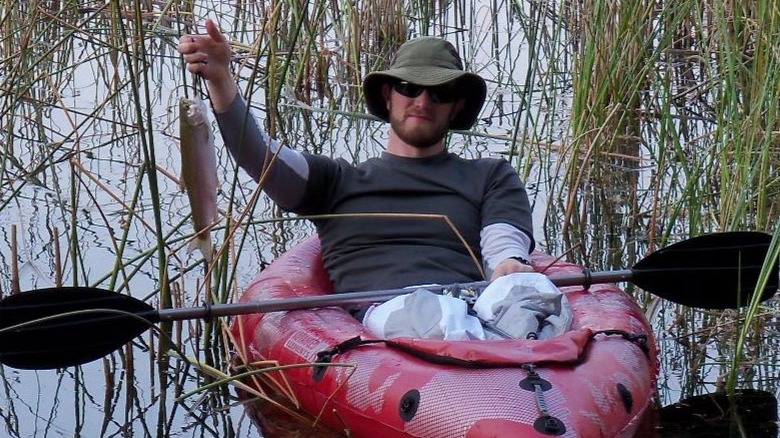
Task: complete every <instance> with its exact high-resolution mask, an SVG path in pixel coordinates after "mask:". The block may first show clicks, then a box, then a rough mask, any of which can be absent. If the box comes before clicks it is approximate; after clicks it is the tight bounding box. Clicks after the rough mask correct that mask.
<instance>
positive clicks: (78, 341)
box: [0, 287, 158, 369]
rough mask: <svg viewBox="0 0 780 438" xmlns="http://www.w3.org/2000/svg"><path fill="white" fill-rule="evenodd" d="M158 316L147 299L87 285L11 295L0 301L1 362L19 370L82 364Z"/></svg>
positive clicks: (110, 349) (104, 352) (124, 340)
mask: <svg viewBox="0 0 780 438" xmlns="http://www.w3.org/2000/svg"><path fill="white" fill-rule="evenodd" d="M70 312H78V313H70ZM68 313H70V314H68ZM157 315H158V313H157V312H156V311H155V309H154V308H152V307H151V306H149V305H148V304H146V303H144V302H143V301H140V300H137V299H135V298H133V297H130V296H128V295H122V294H117V293H114V292H108V291H105V290H102V289H95V288H88V287H71V288H67V287H65V288H50V289H39V290H34V291H30V292H23V293H19V294H16V295H11V296H9V297H7V298H4V299H3V300H2V301H0V363H3V364H5V365H8V366H10V367H13V368H19V369H54V368H64V367H69V366H74V365H81V364H84V363H87V362H90V361H93V360H95V359H98V358H100V357H103V356H105V355H107V354H109V353H111V352H112V351H114V350H116V349H117V348H119V347H121V346H122V345H124V344H126V343H128V342H130V341H131V340H132V339H133V338H135V337H136V336H138V335H139V334H141V333H143V332H144V331H146V330H147V329H148V328H149V326H150V325H151V324H154V323H155V322H157ZM41 318H46V319H45V320H43V321H39V322H34V321H37V320H39V319H41ZM28 323H29V324H28ZM20 324H21V325H20ZM18 325H20V326H18ZM15 326H18V327H15Z"/></svg>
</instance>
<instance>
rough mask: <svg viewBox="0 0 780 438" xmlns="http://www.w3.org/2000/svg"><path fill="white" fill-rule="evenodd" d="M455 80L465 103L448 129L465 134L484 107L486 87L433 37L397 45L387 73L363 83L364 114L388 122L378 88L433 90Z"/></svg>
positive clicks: (449, 48) (448, 46)
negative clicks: (396, 84)
mask: <svg viewBox="0 0 780 438" xmlns="http://www.w3.org/2000/svg"><path fill="white" fill-rule="evenodd" d="M454 80H458V88H459V89H461V90H463V96H462V97H464V98H465V99H466V102H465V105H464V107H463V109H462V110H461V111H460V113H459V114H458V115H457V117H455V119H453V120H452V124H451V125H450V128H451V129H461V130H467V129H471V127H472V126H474V122H476V121H477V116H479V112H480V111H481V110H482V105H483V104H484V103H485V96H486V94H487V87H486V86H485V80H484V79H482V78H481V77H480V76H479V75H476V74H474V73H470V72H467V71H464V70H463V63H462V62H461V60H460V56H459V55H458V51H457V50H455V47H454V46H453V45H452V44H451V43H450V42H448V41H446V40H443V39H441V38H435V37H421V38H415V39H412V40H409V41H407V42H405V43H403V44H402V45H401V47H400V48H399V49H398V53H397V54H396V56H395V59H394V60H393V63H392V64H391V65H390V69H388V70H382V71H376V72H372V73H369V74H368V75H366V77H365V79H363V93H364V94H365V96H366V107H367V108H368V112H370V113H371V114H373V115H375V116H377V117H379V118H380V119H382V120H384V121H385V122H387V121H388V119H389V114H388V111H387V106H386V104H385V100H384V98H383V97H382V84H384V83H387V82H392V81H406V82H411V83H413V84H417V85H422V86H425V87H434V86H437V85H442V84H445V83H447V82H450V81H454Z"/></svg>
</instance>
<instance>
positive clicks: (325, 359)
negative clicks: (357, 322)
mask: <svg viewBox="0 0 780 438" xmlns="http://www.w3.org/2000/svg"><path fill="white" fill-rule="evenodd" d="M386 342H387V341H385V340H384V339H363V338H361V337H360V336H355V337H354V338H350V339H347V340H346V341H344V342H341V343H340V344H336V345H335V346H334V347H333V348H331V349H329V350H323V351H320V352H319V353H317V363H318V364H321V365H316V366H314V372H313V374H312V377H313V378H314V381H315V382H318V381H320V380H321V379H322V377H323V376H324V375H325V371H326V370H327V369H328V365H327V364H329V363H331V362H332V361H333V356H336V355H337V354H342V353H344V352H346V351H348V350H351V349H353V348H357V347H359V346H361V345H369V344H380V343H382V344H384V343H386Z"/></svg>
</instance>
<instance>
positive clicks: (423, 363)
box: [231, 238, 658, 438]
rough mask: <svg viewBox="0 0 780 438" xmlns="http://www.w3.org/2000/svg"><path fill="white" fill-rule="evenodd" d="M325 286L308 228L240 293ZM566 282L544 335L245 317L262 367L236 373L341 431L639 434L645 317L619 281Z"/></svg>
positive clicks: (255, 362) (361, 434)
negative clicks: (377, 338)
mask: <svg viewBox="0 0 780 438" xmlns="http://www.w3.org/2000/svg"><path fill="white" fill-rule="evenodd" d="M533 264H534V266H535V267H536V268H537V269H542V268H547V269H546V270H545V273H546V274H548V275H551V276H554V275H556V274H567V273H568V274H571V273H579V272H581V268H580V267H578V266H577V265H573V264H569V263H565V262H561V261H555V260H554V259H553V258H552V257H550V256H546V255H543V254H534V257H533ZM551 264H552V265H551ZM550 265H551V266H550ZM548 266H549V267H548ZM329 290H330V280H329V279H328V276H327V273H326V272H325V270H324V268H323V267H322V262H321V259H320V254H319V242H318V240H317V239H316V238H310V239H308V240H306V241H304V242H303V243H301V244H299V245H298V246H296V247H295V248H293V249H292V250H290V251H289V252H287V253H286V254H284V255H283V256H282V257H280V258H279V259H277V260H276V261H275V262H273V263H272V264H271V265H270V266H269V267H268V268H267V269H266V270H264V271H263V272H262V273H261V274H260V276H259V277H258V278H257V280H256V281H255V282H253V283H252V284H251V285H250V286H249V287H248V288H247V289H246V290H245V292H244V294H243V296H242V298H241V301H261V300H274V299H280V298H291V297H301V296H313V295H321V294H325V293H328V291H329ZM561 290H562V291H564V292H565V293H566V297H567V299H568V301H569V303H570V306H571V308H572V311H573V314H574V320H573V323H572V327H571V330H570V331H569V332H566V333H564V334H562V335H559V336H557V337H555V338H552V339H547V340H514V339H511V340H505V339H502V340H489V341H439V340H421V339H393V340H386V341H388V342H371V341H372V340H374V338H373V337H372V336H371V334H370V333H369V332H368V331H367V330H366V329H365V328H364V327H363V325H362V324H360V322H359V321H357V320H355V319H354V318H353V317H352V316H350V315H349V314H348V313H347V312H346V311H344V310H342V309H341V308H324V309H312V310H294V311H287V312H272V313H265V314H253V315H244V316H240V317H238V318H237V319H236V320H235V322H234V324H233V326H232V327H231V331H232V335H233V341H234V343H235V344H236V345H235V347H236V349H237V350H238V356H239V358H240V360H239V362H241V363H242V364H243V366H245V367H248V368H249V369H250V370H251V369H254V368H256V369H266V371H264V372H263V373H262V374H258V376H261V377H252V378H245V379H244V381H243V383H245V384H247V385H249V386H254V387H256V388H257V389H258V390H259V391H263V392H264V393H266V394H269V391H270V392H271V393H272V394H273V395H272V396H270V397H271V398H273V399H275V400H277V401H279V400H282V401H281V403H283V404H285V405H286V406H287V407H288V408H289V409H291V410H292V411H297V412H300V413H301V414H302V416H305V418H309V419H310V420H309V421H314V420H311V419H316V422H317V424H318V425H323V426H326V427H328V428H329V429H332V430H334V431H343V432H344V436H351V437H356V438H385V437H387V438H389V437H424V438H457V437H463V438H482V437H547V436H564V437H620V436H634V435H635V434H636V433H637V430H638V428H639V427H640V425H641V424H643V420H644V419H645V416H646V414H648V413H650V411H651V405H652V399H653V395H654V393H655V378H656V373H657V370H658V362H657V358H656V353H657V351H656V346H655V341H654V339H653V335H652V331H651V329H650V326H649V324H648V323H647V321H646V320H645V318H644V316H643V314H642V311H641V309H639V307H638V306H637V305H636V304H635V303H634V301H633V300H632V299H631V298H630V297H629V296H628V295H627V294H625V293H624V292H623V291H622V290H620V289H618V288H617V287H615V286H614V285H594V286H591V287H590V288H589V289H588V290H584V289H583V288H582V287H565V288H561ZM366 341H368V342H366ZM269 367H278V368H273V370H272V371H269V370H267V369H268V368H269ZM243 371H246V369H243ZM248 411H249V412H253V410H251V409H248Z"/></svg>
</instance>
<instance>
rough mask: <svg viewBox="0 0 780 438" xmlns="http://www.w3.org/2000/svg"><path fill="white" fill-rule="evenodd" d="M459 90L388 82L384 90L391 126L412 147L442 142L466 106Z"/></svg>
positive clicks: (422, 147) (426, 146) (424, 146)
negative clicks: (453, 121) (456, 117)
mask: <svg viewBox="0 0 780 438" xmlns="http://www.w3.org/2000/svg"><path fill="white" fill-rule="evenodd" d="M457 93H458V90H455V89H447V88H446V86H445V87H434V88H433V89H429V88H425V87H419V86H416V85H413V84H407V83H405V82H402V83H400V84H386V85H385V86H384V87H383V94H384V95H385V101H386V102H387V109H388V113H389V118H390V126H391V128H392V129H393V131H395V133H396V135H398V137H399V138H400V139H401V140H403V141H404V142H406V143H407V144H409V145H411V146H413V147H416V148H419V149H427V148H430V147H432V146H435V145H437V144H439V143H440V142H441V141H442V140H443V139H444V136H445V135H447V131H449V127H450V122H451V121H452V119H453V118H454V117H455V116H456V114H457V113H458V111H460V109H461V108H462V107H463V99H462V98H457V99H454V98H455V97H456V96H458V94H457ZM437 102H438V103H437Z"/></svg>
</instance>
